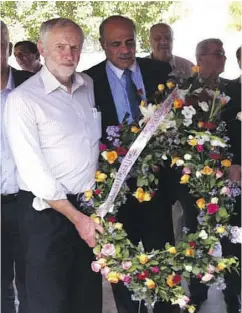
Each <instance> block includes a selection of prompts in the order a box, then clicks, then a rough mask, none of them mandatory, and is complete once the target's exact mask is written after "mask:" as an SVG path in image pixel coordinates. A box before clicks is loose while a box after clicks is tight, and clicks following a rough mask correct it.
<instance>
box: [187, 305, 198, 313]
mask: <svg viewBox="0 0 242 313" xmlns="http://www.w3.org/2000/svg"><path fill="white" fill-rule="evenodd" d="M195 311H196V308H195V306H193V305H192V306H190V307H189V308H188V312H189V313H194V312H195Z"/></svg>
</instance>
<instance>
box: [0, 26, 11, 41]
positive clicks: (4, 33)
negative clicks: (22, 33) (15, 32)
mask: <svg viewBox="0 0 242 313" xmlns="http://www.w3.org/2000/svg"><path fill="white" fill-rule="evenodd" d="M0 22H1V37H4V39H5V40H6V41H8V42H9V31H8V27H7V25H6V24H5V23H4V22H3V21H0Z"/></svg>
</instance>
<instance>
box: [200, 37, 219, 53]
mask: <svg viewBox="0 0 242 313" xmlns="http://www.w3.org/2000/svg"><path fill="white" fill-rule="evenodd" d="M211 43H215V44H217V45H219V46H223V42H222V41H221V40H220V39H218V38H208V39H205V40H203V41H200V42H199V43H198V44H197V47H196V57H198V56H199V55H203V54H206V53H208V52H209V47H208V45H209V44H211Z"/></svg>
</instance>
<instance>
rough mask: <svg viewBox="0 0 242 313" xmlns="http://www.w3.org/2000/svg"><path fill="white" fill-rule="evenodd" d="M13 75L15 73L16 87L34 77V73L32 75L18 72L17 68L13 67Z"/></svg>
mask: <svg viewBox="0 0 242 313" xmlns="http://www.w3.org/2000/svg"><path fill="white" fill-rule="evenodd" d="M11 70H12V73H13V81H14V85H15V87H17V86H19V85H20V84H22V83H23V82H24V81H25V80H27V79H28V78H30V77H31V76H33V75H34V73H30V72H27V71H18V70H16V69H15V68H13V67H11Z"/></svg>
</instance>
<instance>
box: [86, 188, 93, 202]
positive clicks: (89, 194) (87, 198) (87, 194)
mask: <svg viewBox="0 0 242 313" xmlns="http://www.w3.org/2000/svg"><path fill="white" fill-rule="evenodd" d="M92 196H93V191H92V190H88V191H85V192H84V197H85V200H86V201H89V200H90V199H91V198H92Z"/></svg>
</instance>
